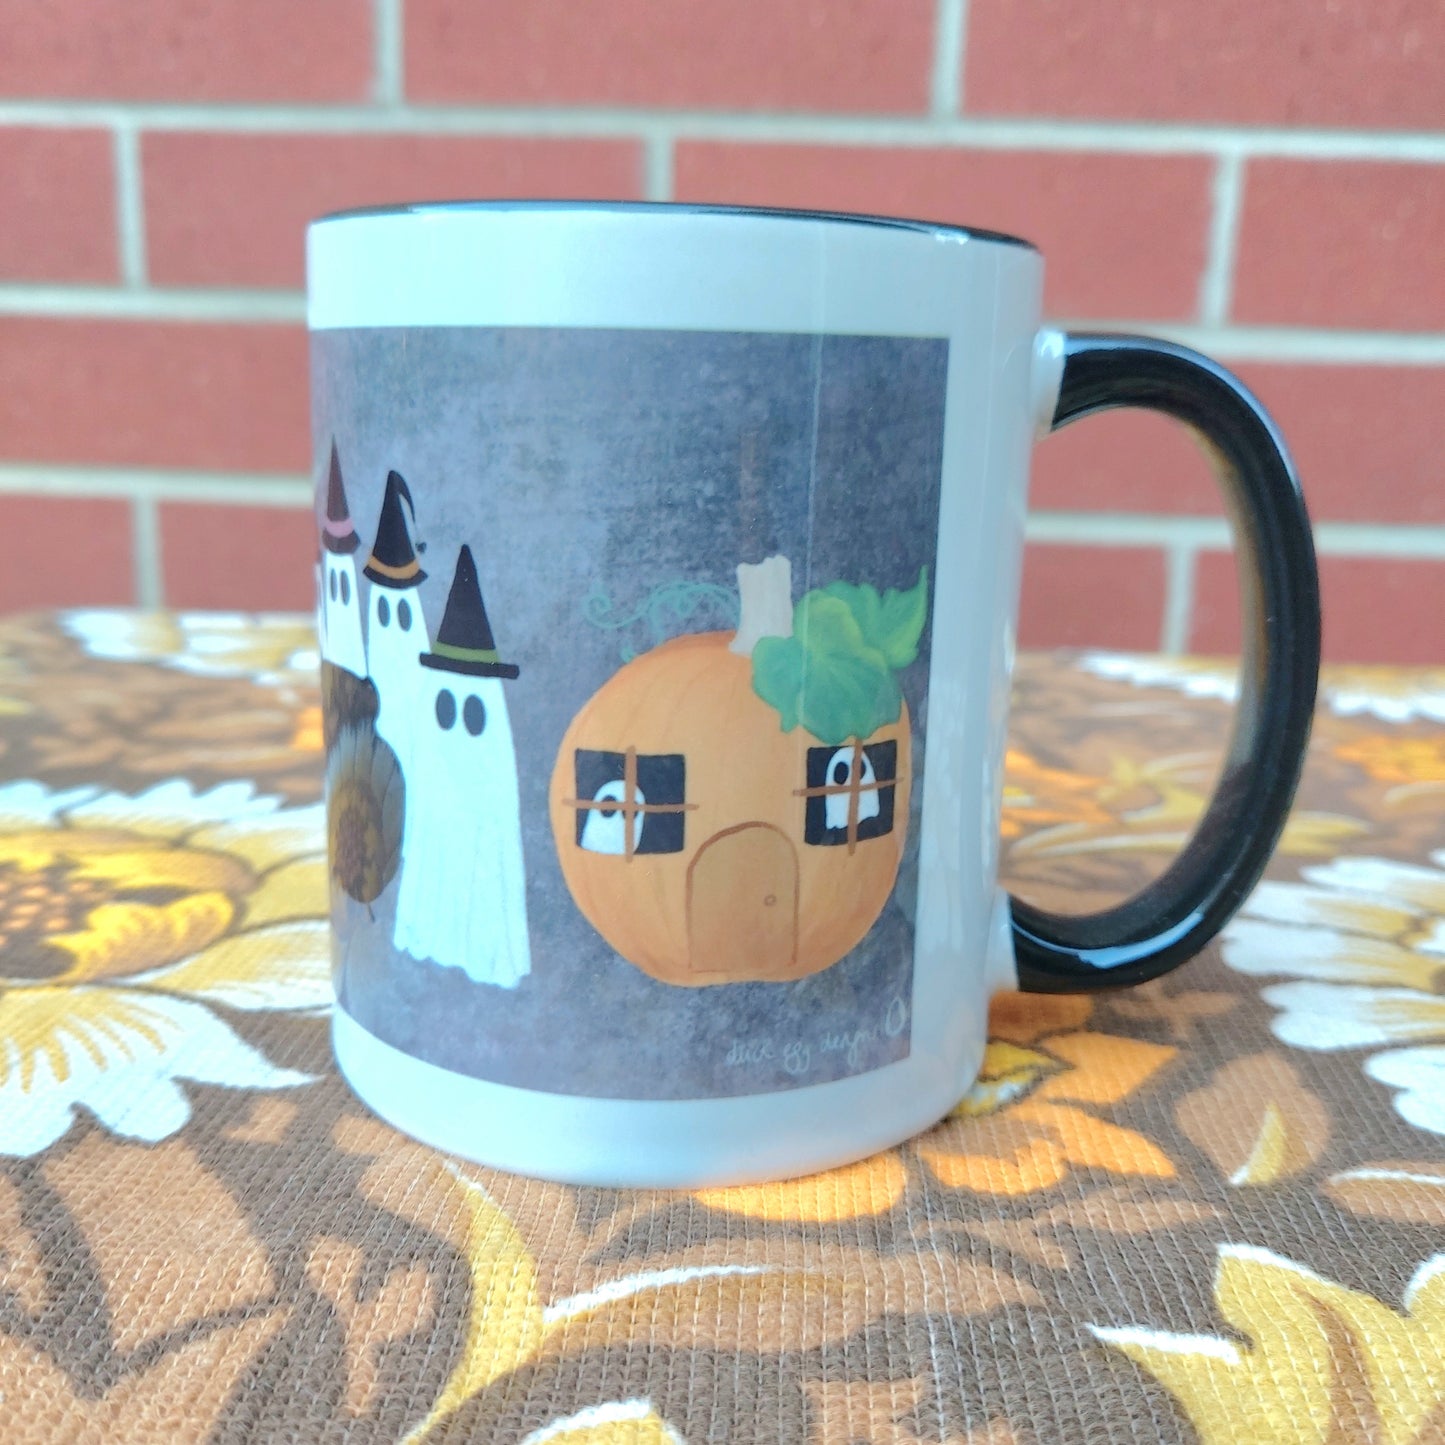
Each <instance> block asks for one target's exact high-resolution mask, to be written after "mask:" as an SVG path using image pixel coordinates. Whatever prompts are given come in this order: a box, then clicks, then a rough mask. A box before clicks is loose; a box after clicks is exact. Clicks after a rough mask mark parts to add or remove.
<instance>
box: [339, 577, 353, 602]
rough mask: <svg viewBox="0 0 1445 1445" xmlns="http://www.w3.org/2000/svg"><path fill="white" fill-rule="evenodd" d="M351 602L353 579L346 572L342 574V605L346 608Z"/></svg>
mask: <svg viewBox="0 0 1445 1445" xmlns="http://www.w3.org/2000/svg"><path fill="white" fill-rule="evenodd" d="M350 601H351V578H350V577H348V576H347V575H346V573H345V572H343V573H342V574H341V605H342V606H343V607H345V606H346V605H347V604H348V603H349V602H350Z"/></svg>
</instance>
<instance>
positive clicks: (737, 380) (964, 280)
mask: <svg viewBox="0 0 1445 1445" xmlns="http://www.w3.org/2000/svg"><path fill="white" fill-rule="evenodd" d="M1042 279H1043V260H1042V258H1041V256H1040V255H1039V254H1038V252H1037V251H1036V250H1035V249H1034V248H1033V247H1032V246H1030V245H1028V244H1027V243H1026V242H1023V241H1019V240H1015V239H1012V238H1010V237H1007V236H1000V235H995V234H991V233H988V232H981V231H968V230H962V229H959V228H955V227H948V226H934V225H927V224H922V223H914V222H904V221H895V220H883V219H875V218H869V217H858V216H834V215H821V214H809V213H784V212H772V211H748V210H730V209H724V208H710V207H683V206H648V205H591V204H576V205H573V204H551V203H503V202H497V203H477V204H455V205H420V206H412V207H401V208H397V209H392V210H378V211H369V212H354V213H348V214H343V215H338V216H332V217H327V218H325V219H323V220H321V221H318V222H316V223H315V224H313V226H312V227H311V230H310V234H309V317H310V326H311V332H312V357H313V408H314V423H315V460H316V475H317V485H318V518H319V522H320V526H321V537H322V549H321V552H320V558H319V562H318V585H319V588H320V600H321V605H320V627H321V634H322V651H323V658H324V659H325V665H324V676H323V687H324V697H325V721H326V735H327V769H328V805H329V827H330V843H331V876H332V883H333V918H334V924H335V930H334V932H335V960H336V970H335V972H336V991H337V999H338V1007H337V1010H336V1013H335V1024H334V1042H335V1048H336V1056H337V1060H338V1062H339V1064H340V1067H341V1069H342V1071H343V1073H344V1074H345V1075H346V1077H347V1079H348V1080H349V1081H350V1083H351V1085H352V1086H353V1088H354V1089H355V1090H356V1091H357V1093H358V1094H359V1095H360V1096H361V1097H362V1098H363V1099H364V1100H366V1102H367V1103H368V1104H370V1105H371V1106H372V1107H373V1108H374V1109H375V1110H376V1111H377V1112H378V1113H380V1114H381V1115H382V1116H384V1117H385V1118H387V1119H389V1120H391V1121H392V1122H393V1123H395V1124H396V1125H397V1126H398V1127H400V1128H402V1129H404V1130H406V1131H407V1132H408V1133H411V1134H413V1135H415V1136H417V1137H418V1138H420V1139H423V1140H426V1141H428V1142H430V1143H433V1144H436V1145H438V1146H440V1147H442V1148H444V1149H448V1150H451V1151H453V1152H455V1153H458V1154H462V1155H465V1156H467V1157H469V1158H473V1159H477V1160H480V1161H483V1162H486V1163H489V1164H493V1165H497V1166H500V1167H502V1168H506V1169H511V1170H517V1171H520V1172H523V1173H529V1174H538V1175H543V1176H549V1177H552V1178H558V1179H564V1180H571V1181H578V1182H592V1183H600V1184H614V1185H615V1184H650V1185H701V1184H712V1183H732V1182H740V1181H746V1180H758V1179H767V1178H777V1177H782V1176H788V1175H796V1174H803V1173H807V1172H810V1171H813V1170H818V1169H822V1168H826V1167H829V1166H833V1165H839V1164H842V1163H845V1162H847V1161H849V1160H853V1159H856V1158H859V1157H861V1156H864V1155H866V1154H869V1153H870V1152H872V1151H874V1150H877V1149H881V1148H883V1147H885V1146H888V1145H891V1144H894V1143H896V1142H898V1141H899V1140H901V1139H904V1138H906V1137H907V1136H909V1135H911V1134H913V1133H915V1132H917V1131H918V1130H920V1129H922V1128H924V1127H926V1126H927V1125H929V1124H931V1123H932V1122H934V1121H935V1120H936V1119H938V1118H939V1117H941V1116H942V1115H943V1114H944V1113H946V1112H947V1111H948V1110H949V1109H950V1108H951V1107H952V1106H953V1104H954V1103H955V1102H956V1101H957V1100H958V1098H959V1097H960V1096H961V1095H962V1094H963V1093H964V1092H966V1090H967V1089H968V1087H969V1085H970V1084H971V1083H972V1081H973V1079H974V1076H975V1074H976V1072H977V1069H978V1066H979V1062H980V1059H981V1057H982V1055H983V1049H984V1042H985V1028H986V1022H987V1015H988V1004H989V999H990V997H991V995H993V994H994V993H995V992H997V991H998V990H1001V989H1010V988H1015V987H1019V988H1024V989H1042V990H1061V991H1079V990H1086V989H1093V988H1098V987H1109V986H1114V985H1118V984H1127V983H1134V982H1138V981H1141V980H1143V979H1147V978H1152V977H1154V976H1156V975H1158V974H1160V973H1162V972H1164V971H1165V970H1166V969H1169V968H1172V967H1174V966H1175V965H1177V964H1178V963H1180V962H1182V961H1183V960H1184V959H1186V958H1187V957H1189V956H1190V955H1191V954H1192V953H1194V952H1197V951H1198V950H1199V948H1201V947H1202V946H1203V945H1204V943H1205V942H1207V940H1208V939H1209V938H1210V937H1211V936H1212V935H1213V934H1214V933H1215V932H1216V931H1217V930H1218V929H1219V928H1220V926H1221V925H1222V924H1223V923H1224V921H1225V920H1226V919H1227V918H1228V917H1229V915H1230V913H1231V912H1232V911H1233V910H1234V909H1235V908H1236V907H1237V906H1238V904H1239V903H1240V901H1241V900H1242V899H1243V897H1244V895H1245V894H1246V893H1247V892H1248V890H1249V889H1250V887H1252V885H1253V884H1254V882H1255V881H1256V879H1257V878H1258V877H1259V874H1260V872H1261V870H1262V868H1263V867H1264V864H1265V862H1266V861H1267V859H1268V856H1269V854H1270V851H1271V849H1272V848H1273V846H1274V843H1275V841H1276V840H1277V838H1278V836H1279V832H1280V829H1281V827H1282V826H1283V823H1284V819H1285V815H1286V813H1287V811H1288V808H1289V804H1290V800H1291V798H1292V795H1293V792H1294V788H1295V784H1296V782H1297V780H1298V776H1299V771H1300V767H1301V763H1302V760H1303V755H1304V749H1305V743H1306V739H1307V734H1308V727H1309V717H1310V711H1311V706H1312V702H1313V696H1314V686H1315V676H1316V670H1317V665H1318V660H1319V604H1318V594H1317V583H1316V577H1315V567H1314V555H1313V550H1312V546H1311V540H1310V533H1309V526H1308V522H1307V519H1306V516H1305V511H1304V507H1303V503H1302V501H1301V498H1300V494H1299V489H1298V486H1297V484H1296V482H1295V479H1294V475H1293V472H1292V470H1291V466H1290V463H1289V460H1288V458H1287V456H1286V453H1285V451H1284V447H1283V444H1282V442H1281V441H1280V439H1279V437H1278V435H1277V433H1276V432H1275V430H1274V428H1273V426H1272V424H1271V423H1270V421H1269V420H1268V418H1267V417H1266V416H1265V415H1264V413H1263V412H1262V411H1261V409H1260V408H1259V406H1258V405H1257V404H1256V403H1255V402H1254V401H1253V400H1252V398H1251V397H1250V396H1249V395H1248V393H1247V392H1245V390H1244V389H1243V388H1242V387H1241V386H1240V384H1239V383H1238V382H1237V381H1236V380H1234V378H1232V377H1231V376H1229V375H1228V374H1227V373H1226V372H1224V371H1222V370H1221V369H1220V368H1219V367H1217V366H1216V365H1214V364H1213V363H1211V362H1209V361H1207V360H1205V359H1204V358H1202V357H1199V356H1197V355H1194V354H1193V353H1190V352H1187V351H1185V350H1183V349H1181V348H1179V347H1176V346H1172V345H1169V344H1167V343H1163V342H1158V341H1150V340H1146V339H1140V338H1128V337H1108V336H1082V335H1064V334H1061V333H1059V332H1057V331H1053V330H1049V329H1046V328H1044V327H1043V326H1042V325H1041V320H1040V295H1041V290H1042ZM1113 406H1140V407H1146V408H1152V409H1155V410H1159V411H1163V412H1166V413H1168V414H1170V415H1172V416H1175V417H1177V418H1179V419H1180V420H1182V421H1183V422H1185V423H1186V424H1188V425H1191V426H1192V427H1194V428H1195V429H1196V430H1197V431H1198V432H1199V433H1200V434H1201V435H1202V437H1203V439H1204V440H1205V441H1206V443H1207V444H1208V448H1209V450H1210V452H1211V454H1212V456H1213V457H1214V458H1215V459H1216V462H1217V468H1218V471H1219V475H1220V479H1221V484H1222V486H1223V489H1224V492H1225V494H1226V497H1227V500H1228V501H1229V503H1230V506H1231V509H1232V512H1233V514H1234V517H1235V519H1236V533H1237V537H1238V540H1239V550H1240V563H1241V567H1240V570H1241V574H1242V577H1243V579H1244V593H1245V604H1246V628H1245V637H1244V650H1245V656H1244V659H1243V662H1242V670H1241V692H1240V704H1239V709H1238V713H1237V718H1236V724H1235V731H1234V737H1233V741H1232V744H1231V747H1230V749H1229V753H1228V757H1227V762H1226V768H1225V773H1224V777H1223V781H1222V782H1221V784H1220V787H1219V789H1218V792H1217V793H1216V795H1215V797H1214V799H1213V801H1212V803H1211V805H1210V809H1209V811H1208V813H1207V815H1206V817H1205V818H1204V820H1203V822H1202V823H1201V825H1200V827H1199V829H1198V831H1197V833H1196V835H1195V837H1194V838H1193V840H1192V841H1191V842H1190V844H1189V845H1188V847H1187V848H1186V849H1185V850H1184V852H1183V854H1182V855H1181V856H1180V857H1179V859H1178V860H1177V861H1176V862H1175V863H1174V864H1173V866H1172V867H1171V868H1170V869H1169V870H1168V871H1167V872H1166V873H1165V874H1164V875H1163V877H1161V878H1160V879H1159V880H1158V881H1157V882H1155V883H1154V884H1152V885H1150V886H1149V887H1148V888H1147V889H1146V890H1145V891H1144V892H1143V893H1142V894H1141V895H1139V896H1138V897H1136V898H1134V899H1132V900H1130V901H1128V902H1126V903H1124V904H1122V905H1120V906H1119V907H1117V908H1112V909H1109V910H1107V911H1105V912H1102V913H1096V914H1092V915H1087V916H1079V917H1064V916H1058V915H1050V914H1045V913H1043V912H1040V911H1039V910H1037V909H1035V908H1032V907H1028V906H1025V905H1023V904H1020V903H1018V902H1016V901H1013V900H1011V899H1010V898H1008V897H1007V895H1005V894H1004V893H1002V892H1001V891H1000V890H999V887H998V884H997V869H998V844H997V837H998V826H999V811H1000V799H1001V794H1002V761H1003V755H1004V739H1005V725H1006V719H1007V712H1008V689H1009V674H1010V667H1011V663H1012V660H1013V650H1014V643H1013V637H1014V617H1015V610H1016V602H1017V593H1018V586H1019V566H1020V558H1021V555H1022V546H1023V524H1024V512H1025V496H1026V484H1027V477H1028V464H1029V451H1030V447H1031V445H1032V442H1033V440H1034V438H1035V436H1036V435H1038V434H1040V433H1042V432H1046V431H1047V430H1049V428H1050V427H1053V426H1059V425H1062V424H1063V423H1065V422H1067V421H1070V420H1072V419H1074V418H1075V417H1078V416H1082V415H1085V414H1087V413H1089V412H1091V411H1095V410H1099V409H1102V408H1106V407H1113Z"/></svg>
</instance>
